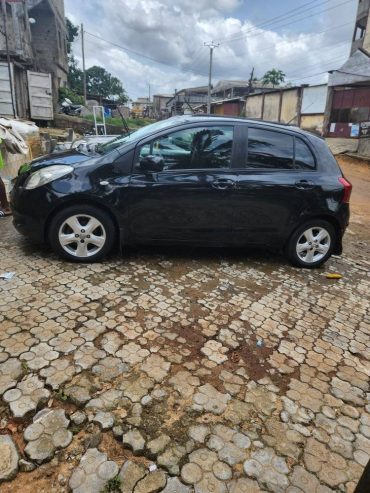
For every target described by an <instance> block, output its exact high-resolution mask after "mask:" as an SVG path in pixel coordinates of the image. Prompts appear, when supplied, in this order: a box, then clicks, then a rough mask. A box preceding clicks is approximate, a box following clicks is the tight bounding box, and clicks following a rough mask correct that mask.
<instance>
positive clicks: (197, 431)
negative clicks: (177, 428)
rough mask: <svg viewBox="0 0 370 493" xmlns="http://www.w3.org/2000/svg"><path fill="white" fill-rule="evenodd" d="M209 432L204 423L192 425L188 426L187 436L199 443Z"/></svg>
mask: <svg viewBox="0 0 370 493" xmlns="http://www.w3.org/2000/svg"><path fill="white" fill-rule="evenodd" d="M209 434H210V428H209V426H206V425H194V426H191V427H190V428H189V436H190V438H192V439H193V440H195V441H196V442H199V443H204V442H205V439H206V437H207V435H209Z"/></svg>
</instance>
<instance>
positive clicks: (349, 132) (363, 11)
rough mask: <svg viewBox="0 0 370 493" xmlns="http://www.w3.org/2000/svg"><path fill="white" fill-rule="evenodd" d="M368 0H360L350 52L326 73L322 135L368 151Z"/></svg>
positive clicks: (369, 137)
mask: <svg viewBox="0 0 370 493" xmlns="http://www.w3.org/2000/svg"><path fill="white" fill-rule="evenodd" d="M369 14H370V0H360V1H359V4H358V10H357V16H356V23H355V28H354V34H353V38H352V46H351V55H350V57H349V58H348V60H347V61H346V62H345V63H344V64H343V65H342V66H341V67H340V68H338V69H337V70H333V71H331V72H330V75H329V82H328V87H329V91H328V98H327V105H326V111H325V135H326V136H327V137H333V138H338V137H341V138H342V139H347V142H346V144H345V146H346V147H347V148H348V149H349V150H352V151H358V152H359V153H360V154H364V155H370V15H369Z"/></svg>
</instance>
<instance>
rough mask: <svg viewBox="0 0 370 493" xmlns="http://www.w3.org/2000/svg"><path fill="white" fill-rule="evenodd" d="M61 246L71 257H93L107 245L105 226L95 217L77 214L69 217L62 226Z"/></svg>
mask: <svg viewBox="0 0 370 493" xmlns="http://www.w3.org/2000/svg"><path fill="white" fill-rule="evenodd" d="M58 239H59V243H60V246H61V247H62V248H63V250H65V251H66V252H67V253H69V254H70V255H73V256H75V257H80V258H86V257H91V256H92V255H95V254H96V253H98V252H99V251H100V250H101V249H102V248H103V247H104V245H105V242H106V240H107V235H106V231H105V228H104V226H103V224H102V223H101V222H100V221H99V220H98V219H96V218H95V217H93V216H90V215H87V214H76V215H73V216H70V217H68V218H67V219H66V220H65V221H64V222H63V223H62V225H61V226H60V228H59V233H58Z"/></svg>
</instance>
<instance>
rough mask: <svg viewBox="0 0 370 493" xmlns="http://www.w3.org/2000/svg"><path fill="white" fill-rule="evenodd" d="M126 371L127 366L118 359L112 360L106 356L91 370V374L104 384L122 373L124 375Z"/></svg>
mask: <svg viewBox="0 0 370 493" xmlns="http://www.w3.org/2000/svg"><path fill="white" fill-rule="evenodd" d="M128 370H129V367H128V365H126V364H125V363H122V361H121V360H120V359H119V358H113V357H112V356H107V357H106V358H104V359H102V360H100V361H99V362H98V364H96V365H95V366H93V368H92V372H93V373H94V374H95V375H98V376H99V378H100V379H101V380H103V381H104V382H110V381H111V380H113V379H114V378H116V377H118V376H119V375H122V373H126V372H127V371H128Z"/></svg>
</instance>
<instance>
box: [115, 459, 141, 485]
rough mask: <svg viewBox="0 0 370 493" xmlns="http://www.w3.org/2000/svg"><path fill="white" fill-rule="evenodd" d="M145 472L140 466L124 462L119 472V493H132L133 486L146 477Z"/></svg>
mask: <svg viewBox="0 0 370 493" xmlns="http://www.w3.org/2000/svg"><path fill="white" fill-rule="evenodd" d="M146 473H147V471H146V469H145V467H144V466H143V465H141V464H136V463H135V462H132V461H130V460H128V461H126V462H125V463H124V464H123V466H122V467H121V470H120V472H119V478H120V479H121V485H120V488H121V493H132V492H133V490H134V486H135V485H136V484H137V483H138V481H140V479H142V478H143V477H144V476H145V475H146Z"/></svg>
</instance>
